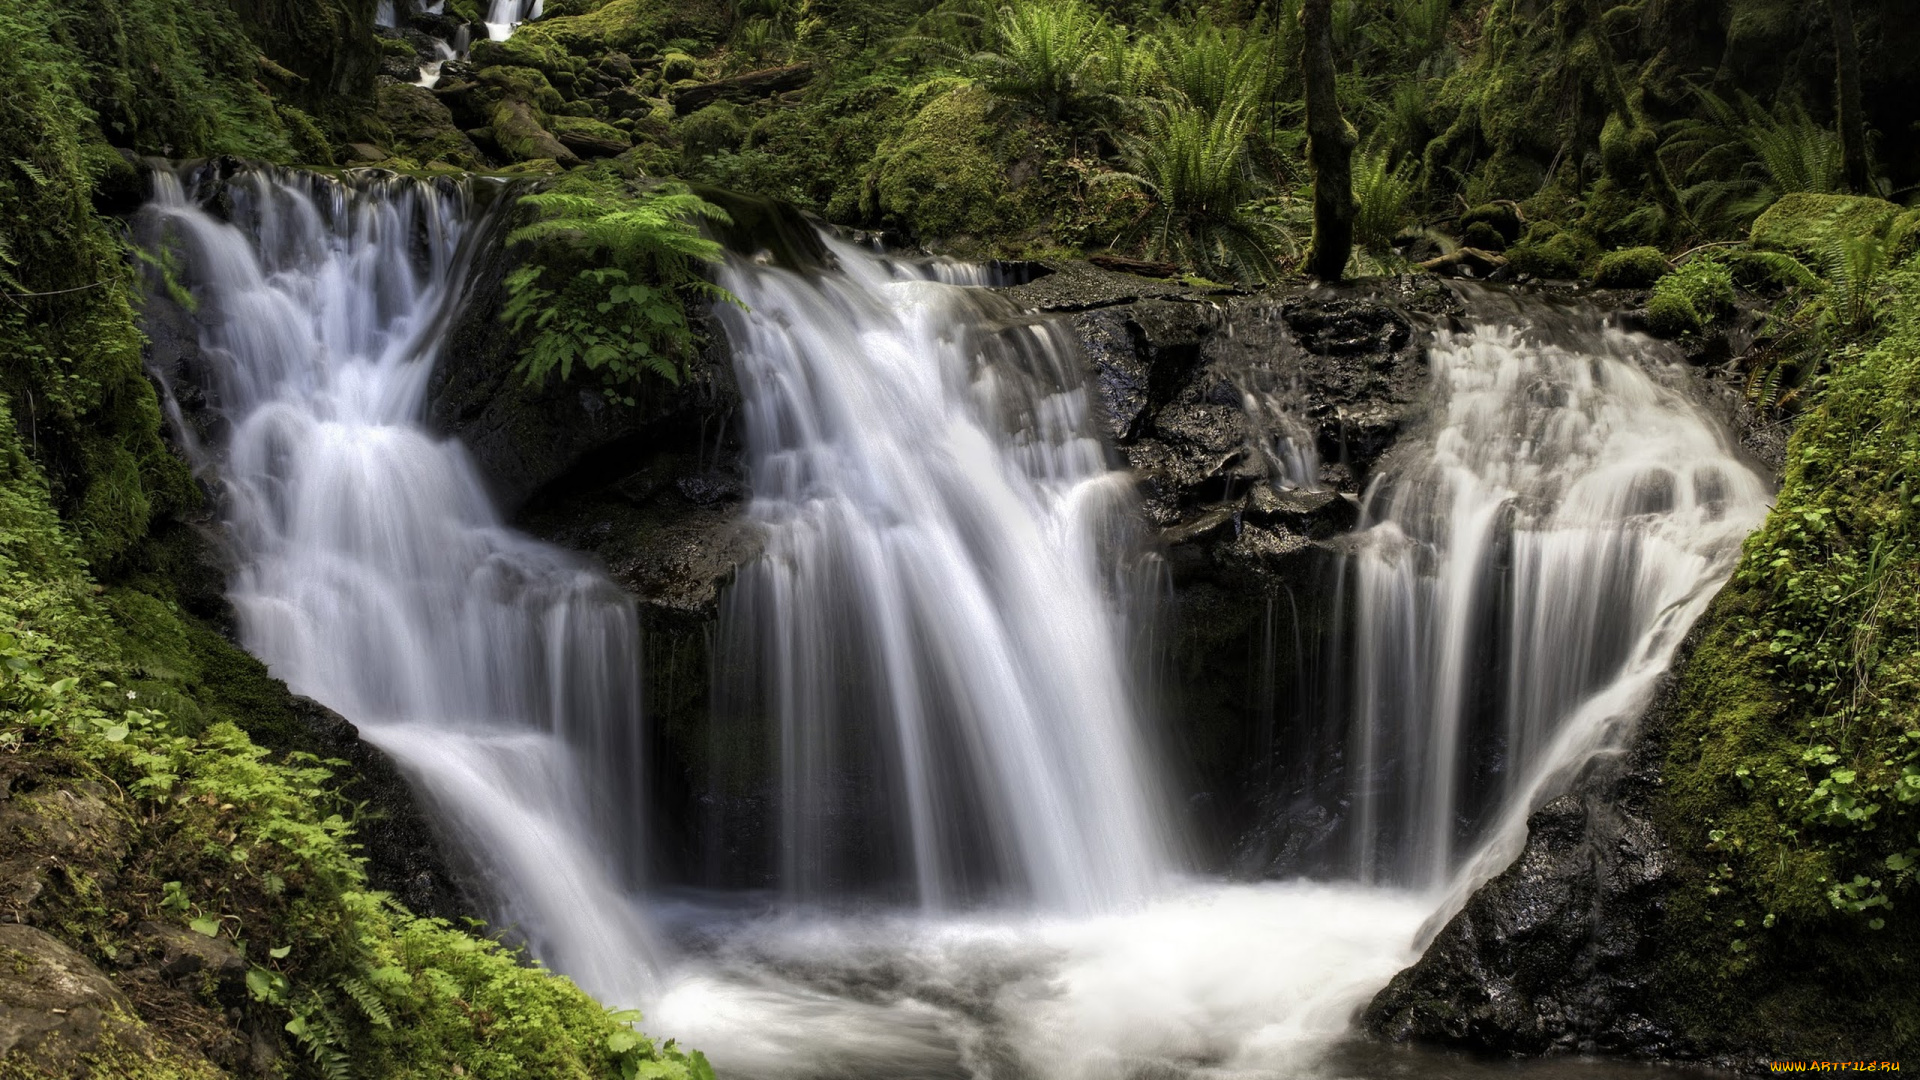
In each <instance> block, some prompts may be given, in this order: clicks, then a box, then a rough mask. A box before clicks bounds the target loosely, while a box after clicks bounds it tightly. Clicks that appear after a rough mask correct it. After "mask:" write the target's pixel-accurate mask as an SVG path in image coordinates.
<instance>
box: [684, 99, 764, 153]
mask: <svg viewBox="0 0 1920 1080" xmlns="http://www.w3.org/2000/svg"><path fill="white" fill-rule="evenodd" d="M673 131H674V134H675V135H676V136H677V137H678V138H679V140H680V147H681V152H682V154H683V156H684V160H686V161H687V162H689V163H692V162H697V161H699V160H700V159H701V158H704V157H710V156H712V155H714V154H719V153H724V152H727V151H731V150H734V149H737V148H738V147H739V146H740V140H741V139H743V138H745V137H746V134H747V119H746V112H745V110H743V109H741V108H740V106H738V105H735V104H734V103H732V102H730V101H723V102H720V103H719V104H716V105H709V106H707V107H706V108H704V109H700V110H698V111H696V112H693V113H690V114H688V115H687V116H686V117H685V118H683V119H681V120H680V121H679V122H678V123H676V124H674V125H673Z"/></svg>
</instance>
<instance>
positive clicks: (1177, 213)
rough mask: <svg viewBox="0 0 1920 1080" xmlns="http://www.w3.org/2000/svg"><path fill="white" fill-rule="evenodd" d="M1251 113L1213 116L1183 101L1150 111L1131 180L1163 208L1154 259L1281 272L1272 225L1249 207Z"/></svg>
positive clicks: (1214, 270)
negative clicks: (1272, 249) (1271, 242)
mask: <svg viewBox="0 0 1920 1080" xmlns="http://www.w3.org/2000/svg"><path fill="white" fill-rule="evenodd" d="M1249 112H1250V110H1249V109H1248V108H1247V107H1246V106H1244V105H1242V106H1239V107H1236V108H1234V109H1231V110H1228V111H1223V112H1219V113H1215V114H1212V115H1209V114H1208V113H1206V112H1205V111H1204V110H1201V109H1198V108H1195V107H1193V106H1191V105H1183V104H1181V105H1168V106H1164V107H1162V108H1158V109H1154V110H1151V111H1149V112H1148V113H1147V114H1146V117H1145V122H1144V124H1143V127H1144V129H1145V130H1144V133H1143V134H1142V135H1140V136H1137V137H1134V138H1132V139H1130V140H1129V141H1128V143H1127V147H1126V155H1127V161H1128V164H1129V165H1130V166H1131V167H1132V170H1133V171H1132V173H1131V174H1129V175H1130V176H1131V177H1132V178H1133V179H1135V180H1137V181H1138V182H1139V183H1140V184H1141V186H1143V187H1145V188H1146V189H1147V191H1148V192H1149V193H1151V194H1152V195H1153V197H1154V200H1155V204H1156V206H1155V211H1154V214H1153V215H1152V217H1151V218H1150V219H1149V222H1148V226H1147V228H1148V232H1147V236H1146V247H1147V250H1148V252H1149V253H1150V254H1152V255H1155V256H1170V257H1173V258H1176V259H1181V260H1185V261H1188V262H1191V263H1193V264H1194V265H1196V266H1198V267H1199V268H1200V269H1201V270H1202V271H1203V272H1205V273H1208V274H1222V275H1225V276H1230V277H1240V278H1249V279H1255V280H1259V279H1265V278H1269V277H1272V276H1273V275H1274V273H1275V272H1276V270H1275V267H1274V263H1273V259H1272V257H1271V256H1270V255H1269V254H1268V252H1267V249H1266V246H1265V244H1264V243H1263V237H1262V235H1261V234H1262V233H1263V232H1264V231H1266V229H1267V226H1265V225H1264V224H1263V222H1262V220H1261V219H1260V218H1259V217H1256V216H1255V215H1253V214H1252V213H1250V212H1249V210H1248V207H1247V203H1248V200H1249V199H1250V198H1251V197H1252V196H1253V195H1254V194H1255V188H1254V183H1253V180H1252V178H1251V177H1250V176H1249V174H1248V169H1247V162H1246V147H1247V135H1248V132H1249V130H1250V128H1251V126H1252V125H1251V120H1250V118H1249Z"/></svg>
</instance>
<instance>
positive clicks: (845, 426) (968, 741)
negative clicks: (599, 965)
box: [719, 241, 1170, 910]
mask: <svg viewBox="0 0 1920 1080" xmlns="http://www.w3.org/2000/svg"><path fill="white" fill-rule="evenodd" d="M828 246H829V248H830V249H831V251H832V254H833V256H834V258H835V260H836V261H837V263H838V267H839V269H837V270H833V271H828V272H823V273H820V274H817V275H812V276H803V275H801V274H798V273H795V272H792V271H788V270H784V269H779V268H776V267H770V266H756V265H754V264H753V263H752V262H750V261H748V260H744V259H735V260H734V261H732V262H730V263H729V264H728V266H727V268H726V269H725V271H724V273H723V274H722V282H723V284H725V285H726V287H727V288H728V289H730V290H731V291H732V292H733V293H734V294H735V295H736V296H739V297H740V298H741V299H742V300H743V301H744V302H745V305H746V306H745V309H744V310H742V309H736V308H726V309H723V310H722V321H723V323H724V325H725V327H726V331H727V336H728V338H729V340H730V342H731V344H732V346H733V350H734V363H735V367H736V370H737V372H738V373H739V377H740V380H741V385H742V392H743V394H744V397H745V399H746V416H745V424H746V437H747V443H748V453H749V465H750V471H751V478H752V484H753V501H752V504H751V506H750V509H749V513H750V516H751V517H752V518H753V519H755V520H757V521H758V522H759V523H760V524H761V525H762V526H763V527H764V529H765V531H766V534H767V548H766V553H765V555H764V556H763V557H762V558H760V559H759V560H758V561H756V562H755V563H753V564H751V565H749V566H747V567H744V568H743V569H742V571H741V573H740V578H739V581H738V583H737V585H736V587H735V589H734V590H733V593H732V595H731V599H730V601H729V606H728V608H727V610H726V612H725V614H724V617H723V627H722V644H721V658H720V660H719V665H720V667H719V670H720V671H721V672H723V673H736V674H737V676H738V677H737V679H732V680H728V681H726V682H723V683H722V684H721V685H720V686H719V690H720V692H721V694H722V695H723V700H722V701H721V702H720V703H719V704H720V706H721V709H722V716H723V717H726V718H729V719H734V718H737V721H738V722H741V723H745V722H748V719H749V718H764V721H765V723H766V724H767V726H768V727H769V728H771V729H772V730H774V731H776V732H777V733H778V735H777V737H778V740H779V745H778V748H777V754H778V761H779V769H780V777H781V791H782V793H783V794H782V800H783V801H782V805H781V808H780V815H781V816H780V829H781V832H780V837H779V843H780V858H779V860H778V865H779V872H780V874H781V877H782V881H783V884H784V885H785V887H786V888H787V889H788V890H789V892H790V893H792V894H794V895H796V896H799V897H802V898H807V899H818V898H822V897H830V896H839V895H845V894H847V893H849V892H853V891H858V890H861V889H867V888H875V887H877V888H880V889H882V890H883V891H885V890H892V891H895V892H904V893H906V894H907V895H909V896H911V897H912V898H914V899H917V900H918V902H919V903H920V904H922V905H923V906H926V907H929V908H941V907H945V906H949V905H953V904H957V903H964V902H967V901H970V900H978V899H982V898H987V897H995V896H1011V897H1016V898H1025V899H1032V900H1036V901H1038V902H1039V903H1041V904H1042V905H1044V906H1048V907H1053V908H1060V909H1073V910H1087V909H1096V908H1101V907H1104V906H1108V905H1111V904H1113V903H1116V902H1119V901H1121V900H1123V899H1126V898H1130V897H1138V896H1141V895H1144V894H1145V893H1146V892H1147V891H1148V890H1149V889H1150V888H1151V887H1152V885H1153V883H1154V882H1155V880H1156V879H1157V878H1158V877H1159V876H1160V875H1162V874H1163V873H1164V872H1165V871H1166V869H1167V868H1168V867H1169V866H1170V854H1169V851H1170V844H1169V840H1168V837H1167V836H1166V835H1165V833H1164V826H1163V824H1162V823H1163V822H1164V821H1165V820H1166V819H1167V813H1166V811H1165V808H1163V807H1161V806H1160V805H1159V802H1158V795H1157V794H1156V790H1157V785H1156V781H1155V778H1154V777H1153V776H1152V774H1151V770H1150V769H1149V768H1148V763H1147V761H1146V756H1145V752H1144V747H1143V743H1142V733H1141V731H1140V730H1139V723H1140V718H1139V716H1138V715H1137V713H1136V705H1135V701H1134V694H1133V687H1132V685H1131V680H1130V678H1129V676H1128V670H1127V667H1128V665H1127V663H1126V639H1127V627H1126V614H1125V611H1124V603H1123V601H1122V600H1121V599H1120V598H1119V597H1120V595H1121V594H1122V593H1123V592H1124V588H1123V587H1118V586H1117V585H1116V582H1115V580H1114V573H1115V571H1113V570H1112V569H1111V568H1112V567H1113V566H1114V565H1115V564H1116V561H1117V560H1118V559H1120V558H1122V557H1123V556H1124V553H1125V552H1126V551H1128V550H1129V539H1128V529H1129V525H1128V522H1129V520H1130V515H1129V513H1128V511H1129V509H1130V506H1131V499H1132V498H1133V494H1132V484H1131V482H1130V480H1129V479H1128V477H1127V476H1126V474H1125V473H1123V472H1121V471H1119V470H1117V469H1115V468H1114V467H1113V465H1112V464H1111V462H1110V461H1109V458H1108V453H1107V451H1106V449H1105V448H1104V447H1103V446H1102V445H1101V443H1100V441H1099V439H1098V438H1097V437H1096V435H1095V434H1094V428H1093V427H1092V425H1091V423H1090V417H1089V401H1088V396H1087V393H1086V389H1085V386H1084V385H1083V378H1082V373H1081V371H1080V359H1079V352H1078V349H1077V348H1076V347H1075V346H1074V344H1073V342H1072V339H1071V338H1070V337H1069V336H1067V335H1066V333H1065V332H1064V331H1063V329H1062V328H1060V327H1058V326H1056V325H1054V324H1052V323H1050V322H1047V321H1044V320H1040V319H1036V318H1034V317H1031V316H1025V315H1022V314H1020V313H1018V312H1016V311H1015V310H1014V309H1013V308H1012V307H1011V306H1010V305H1008V304H1006V302H1005V301H1003V300H1001V299H999V298H998V297H994V296H991V295H986V294H983V293H982V292H981V291H979V290H977V289H968V288H964V287H960V286H962V285H965V284H971V283H984V282H986V281H988V280H991V274H992V271H991V269H990V268H985V267H980V268H975V267H968V266H966V265H964V264H955V263H944V262H935V263H922V264H915V263H904V262H894V261H890V260H887V259H884V258H882V257H879V256H876V255H874V254H871V253H869V252H866V251H863V250H861V249H859V248H857V247H855V246H853V245H849V244H844V243H840V242H837V241H829V242H828Z"/></svg>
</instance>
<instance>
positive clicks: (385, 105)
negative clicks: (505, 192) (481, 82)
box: [376, 82, 485, 169]
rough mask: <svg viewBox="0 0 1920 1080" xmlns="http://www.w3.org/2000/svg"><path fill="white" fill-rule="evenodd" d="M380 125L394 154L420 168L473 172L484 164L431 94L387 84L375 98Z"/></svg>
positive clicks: (478, 152)
mask: <svg viewBox="0 0 1920 1080" xmlns="http://www.w3.org/2000/svg"><path fill="white" fill-rule="evenodd" d="M376 100H377V101H378V106H379V117H380V122H381V123H382V124H385V125H386V127H387V131H388V132H389V135H390V138H389V140H388V144H387V145H388V146H389V148H391V149H392V150H393V151H394V153H396V154H398V155H399V156H401V157H404V158H406V159H408V160H410V161H413V162H415V163H416V164H420V165H434V164H444V165H450V166H453V167H454V168H459V169H477V168H481V167H483V166H484V164H485V162H484V160H483V159H482V158H481V156H480V151H479V149H478V148H476V147H475V146H474V145H473V140H471V139H469V138H467V135H466V133H465V132H463V131H461V130H460V128H459V127H458V126H457V125H455V124H454V122H453V113H452V112H451V111H450V110H449V109H448V108H447V106H446V105H445V103H443V102H442V101H441V100H440V99H439V98H437V97H434V96H433V91H431V90H428V89H427V88H426V87H424V86H415V85H413V84H411V83H399V82H389V83H386V84H385V85H383V86H381V87H380V89H379V92H378V95H377V99H376Z"/></svg>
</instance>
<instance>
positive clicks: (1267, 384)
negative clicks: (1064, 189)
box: [1004, 264, 1461, 877]
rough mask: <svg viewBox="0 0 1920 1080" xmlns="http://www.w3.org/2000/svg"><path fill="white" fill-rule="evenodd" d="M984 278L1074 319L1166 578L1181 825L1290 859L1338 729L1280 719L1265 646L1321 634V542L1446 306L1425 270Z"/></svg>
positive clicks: (1256, 872) (1068, 272)
mask: <svg viewBox="0 0 1920 1080" xmlns="http://www.w3.org/2000/svg"><path fill="white" fill-rule="evenodd" d="M1004 292H1005V295H1007V296H1008V297H1009V298H1010V299H1013V300H1014V301H1015V302H1016V303H1021V304H1024V305H1027V306H1031V307H1038V308H1042V309H1045V310H1054V311H1063V312H1074V313H1076V314H1075V317H1074V319H1073V324H1072V325H1073V327H1074V329H1075V331H1076V333H1077V335H1078V336H1079V338H1080V341H1081V344H1082V346H1083V348H1084V350H1085V353H1086V357H1087V361H1088V364H1089V367H1090V376H1091V385H1090V389H1091V392H1092V395H1093V398H1094V404H1095V405H1096V407H1097V408H1098V410H1099V416H1100V418H1101V419H1102V420H1103V421H1104V427H1105V430H1106V433H1107V434H1108V435H1109V436H1110V437H1111V438H1112V439H1113V440H1114V442H1115V444H1116V446H1117V448H1118V450H1119V452H1120V454H1121V456H1122V457H1123V458H1124V460H1125V462H1126V464H1127V465H1128V467H1129V468H1130V469H1131V470H1132V472H1133V474H1134V476H1135V478H1136V481H1137V483H1138V484H1139V488H1140V494H1141V497H1142V505H1143V509H1144V511H1145V514H1146V517H1147V520H1148V522H1149V523H1150V524H1151V525H1153V526H1154V527H1156V528H1157V529H1158V541H1159V549H1160V550H1161V552H1162V553H1163V554H1164V556H1165V559H1166V564H1167V569H1168V571H1169V576H1170V578H1171V581H1172V586H1173V590H1172V596H1171V600H1170V603H1169V606H1168V609H1167V611H1166V613H1165V614H1166V626H1167V629H1168V631H1169V634H1170V639H1171V644H1170V663H1171V665H1172V669H1173V671H1174V673H1175V674H1174V677H1173V679H1172V686H1171V691H1170V692H1171V694H1172V700H1171V701H1169V702H1168V703H1167V706H1166V707H1167V708H1168V709H1169V710H1170V712H1171V713H1172V715H1173V716H1175V717H1177V718H1178V721H1177V723H1176V724H1174V725H1173V734H1172V736H1171V737H1172V738H1173V739H1174V740H1175V741H1176V743H1177V745H1176V746H1175V747H1173V748H1172V750H1173V752H1172V753H1171V754H1170V755H1169V756H1170V758H1171V759H1172V760H1178V761H1184V762H1189V763H1191V764H1190V769H1189V773H1188V775H1186V776H1184V777H1182V778H1180V783H1181V784H1182V786H1183V789H1184V791H1185V793H1186V795H1187V796H1188V799H1187V805H1188V806H1189V807H1190V808H1191V809H1192V812H1193V813H1194V814H1195V815H1197V817H1198V818H1199V819H1200V820H1199V821H1198V822H1197V823H1196V827H1195V828H1194V829H1193V833H1194V835H1200V836H1211V837H1221V838H1225V839H1223V840H1222V841H1221V845H1220V847H1219V848H1218V849H1217V850H1214V851H1209V852H1205V853H1204V854H1203V857H1204V858H1205V859H1206V860H1207V861H1208V862H1210V863H1212V864H1213V865H1216V866H1218V867H1220V868H1221V869H1226V870H1230V871H1232V872H1234V873H1238V874H1243V875H1246V876H1250V877H1264V876H1274V875H1283V874H1297V873H1302V872H1311V871H1312V870H1313V869H1314V867H1315V866H1316V865H1317V863H1316V860H1317V859H1320V858H1321V857H1322V856H1323V855H1325V853H1326V846H1327V845H1328V844H1329V843H1331V842H1332V839H1331V838H1332V837H1333V836H1334V835H1335V834H1336V832H1337V829H1338V826H1339V824H1340V821H1341V819H1342V815H1343V814H1344V812H1345V811H1344V807H1342V806H1341V805H1340V802H1339V796H1338V794H1337V791H1338V790H1339V783H1338V780H1339V777H1340V775H1341V769H1342V767H1343V766H1342V762H1341V754H1342V752H1343V749H1344V743H1343V741H1342V739H1341V737H1340V734H1339V733H1338V732H1330V731H1320V730H1314V729H1313V727H1314V726H1313V724H1311V723H1301V722H1300V721H1299V720H1297V719H1296V718H1293V717H1291V716H1288V717H1286V718H1285V722H1284V723H1282V713H1283V712H1284V710H1285V709H1286V708H1287V702H1288V701H1290V700H1291V695H1292V694H1293V693H1294V689H1293V688H1294V686H1295V680H1298V679H1301V678H1304V677H1310V675H1309V669H1310V668H1311V667H1312V666H1313V661H1312V660H1311V659H1310V658H1309V657H1308V656H1306V655H1304V654H1300V655H1294V656H1293V657H1292V659H1291V660H1287V659H1285V658H1282V657H1279V656H1278V651H1279V650H1280V649H1281V648H1283V647H1285V646H1292V647H1294V648H1297V649H1308V650H1310V649H1314V648H1318V647H1319V646H1318V645H1317V642H1319V641H1320V640H1322V638H1323V637H1324V636H1325V631H1326V630H1327V629H1328V628H1329V627H1330V625H1331V620H1332V619H1333V618H1334V614H1333V612H1332V611H1331V610H1330V597H1331V594H1332V589H1331V587H1330V586H1331V584H1332V581H1333V577H1332V575H1333V574H1334V573H1335V572H1336V571H1337V568H1338V565H1339V558H1340V556H1339V552H1338V550H1337V549H1336V547H1335V544H1336V543H1337V541H1338V539H1339V538H1340V537H1341V536H1342V535H1344V534H1345V533H1347V532H1349V531H1350V530H1351V529H1352V528H1353V527H1354V525H1355V523H1356V522H1357V519H1358V500H1357V496H1358V495H1359V493H1360V491H1361V490H1362V487H1363V486H1364V484H1365V483H1366V481H1367V479H1368V477H1369V476H1370V475H1371V473H1372V471H1373V470H1374V469H1375V467H1376V466H1377V463H1378V462H1379V460H1380V458H1381V456H1382V455H1384V454H1385V453H1387V452H1388V451H1389V450H1390V449H1391V448H1392V446H1393V445H1394V444H1395V442H1396V441H1397V440H1398V439H1399V438H1400V437H1401V436H1402V435H1403V434H1404V433H1405V432H1406V431H1407V430H1408V429H1409V428H1410V426H1411V425H1412V424H1413V423H1415V422H1417V421H1418V420H1419V419H1420V418H1421V417H1422V416H1423V415H1424V410H1425V405H1426V401H1427V394H1428V381H1429V380H1428V371H1427V366H1426V346H1427V342H1428V340H1429V338H1430V335H1431V331H1432V329H1433V328H1434V327H1436V326H1439V325H1444V324H1445V323H1446V321H1447V320H1448V319H1450V318H1452V317H1453V316H1455V315H1457V314H1458V313H1459V312H1460V310H1461V302H1460V300H1459V298H1458V297H1457V296H1455V295H1454V293H1453V292H1452V291H1450V289H1449V287H1448V286H1446V285H1445V284H1443V283H1442V282H1440V281H1439V280H1438V279H1435V278H1433V277H1431V276H1426V275H1416V276H1407V277H1400V278H1391V279H1385V280H1380V281H1371V282H1366V283H1362V284H1356V285H1351V286H1347V287H1343V288H1334V289H1309V288H1307V287H1305V286H1295V287H1290V288H1278V289H1269V290H1265V291H1262V292H1259V293H1254V294H1251V295H1248V294H1242V293H1237V292H1232V291H1225V292H1223V291H1220V290H1217V289H1203V288H1198V287H1194V286H1189V285H1185V284H1182V283H1179V282H1174V281H1165V280H1160V279H1152V278H1143V277H1138V276H1134V275H1129V274H1120V273H1114V272H1111V271H1108V270H1103V269H1099V268H1096V267H1092V266H1088V265H1086V264H1061V265H1059V266H1058V267H1057V268H1056V270H1055V273H1054V274H1052V275H1050V276H1048V277H1046V278H1043V279H1040V280H1039V281H1035V282H1032V283H1029V284H1026V285H1022V286H1019V287H1016V288H1010V289H1007V290H1004ZM1263 402H1265V403H1268V404H1261V403H1263ZM1250 403H1251V404H1250ZM1268 407H1271V408H1272V409H1275V410H1278V411H1279V412H1281V413H1284V414H1286V415H1287V417H1289V418H1290V419H1289V422H1290V423H1291V424H1292V425H1293V428H1292V431H1291V434H1293V435H1297V436H1300V437H1304V438H1305V439H1307V440H1309V441H1310V442H1311V443H1312V444H1313V445H1312V447H1311V449H1312V450H1313V451H1314V452H1316V453H1317V454H1318V456H1319V459H1320V469H1319V473H1318V475H1317V476H1315V477H1310V478H1306V479H1307V480H1309V481H1310V483H1309V485H1308V486H1307V487H1305V488H1302V487H1297V486H1293V484H1294V483H1295V482H1296V481H1297V480H1298V479H1300V478H1293V477H1288V476H1284V475H1282V474H1281V473H1280V472H1279V471H1277V469H1278V466H1277V463H1276V458H1275V455H1274V446H1273V439H1274V437H1275V435H1276V434H1277V432H1276V431H1274V430H1273V429H1272V424H1273V422H1274V420H1273V418H1272V417H1271V416H1268V415H1267V414H1266V413H1263V412H1260V411H1259V410H1261V409H1264V408H1268ZM1250 408H1251V409H1254V410H1255V411H1254V412H1250ZM1276 761H1284V762H1291V763H1293V764H1294V765H1296V766H1297V767H1295V768H1289V769H1284V770H1283V769H1277V768H1275V767H1274V765H1273V763H1274V762H1276Z"/></svg>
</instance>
